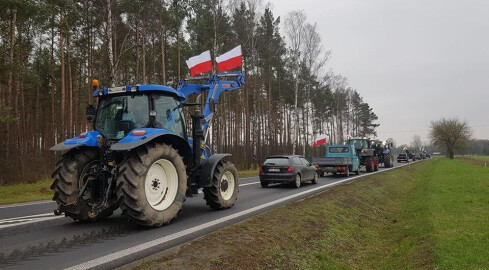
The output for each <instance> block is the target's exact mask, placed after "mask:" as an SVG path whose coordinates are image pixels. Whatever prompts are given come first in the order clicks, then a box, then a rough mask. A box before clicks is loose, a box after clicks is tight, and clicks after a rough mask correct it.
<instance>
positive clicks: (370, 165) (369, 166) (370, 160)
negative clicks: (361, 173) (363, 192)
mask: <svg viewBox="0 0 489 270" xmlns="http://www.w3.org/2000/svg"><path fill="white" fill-rule="evenodd" d="M374 163H375V159H374V157H373V156H371V157H366V158H365V170H367V172H373V171H374V167H375V164H374Z"/></svg>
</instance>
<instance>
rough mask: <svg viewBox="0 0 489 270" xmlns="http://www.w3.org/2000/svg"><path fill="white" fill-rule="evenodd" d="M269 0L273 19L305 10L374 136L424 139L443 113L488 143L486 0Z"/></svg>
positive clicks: (488, 25)
mask: <svg viewBox="0 0 489 270" xmlns="http://www.w3.org/2000/svg"><path fill="white" fill-rule="evenodd" d="M270 2H271V3H272V5H273V11H274V15H275V16H278V15H280V16H281V17H282V18H284V16H285V15H286V14H287V13H288V12H289V11H291V10H304V11H305V13H306V15H307V18H308V21H309V22H310V23H314V22H316V23H317V28H318V31H319V33H320V34H321V37H322V40H323V44H324V46H325V48H326V49H329V50H331V51H332V58H331V60H330V61H329V63H328V66H327V69H332V70H333V71H334V72H335V73H338V74H341V75H343V76H346V77H347V78H348V80H349V82H350V86H351V87H353V88H356V89H357V90H358V91H359V92H360V94H361V95H362V96H363V97H364V99H365V101H367V102H368V103H369V104H371V106H372V107H373V109H374V111H375V113H376V114H377V115H378V116H379V123H380V124H381V126H380V127H379V129H378V131H379V137H380V138H382V139H384V138H388V137H392V138H394V139H395V140H396V141H397V143H398V144H402V143H409V142H410V141H411V139H412V137H413V135H414V134H419V135H420V136H421V138H422V140H428V137H427V130H428V128H429V125H430V121H431V120H436V119H439V118H441V117H443V116H445V117H458V118H459V119H467V120H469V122H470V124H471V125H472V126H479V127H474V128H473V131H474V137H476V138H481V139H489V104H488V103H489V1H485V0H480V1H477V0H466V1H462V0H459V1H447V0H426V1H421V0H416V1H406V0H383V1H381V0H301V1H297V0H272V1H270ZM282 22H284V20H283V19H282ZM281 28H282V30H283V24H282V25H281ZM480 125H485V126H482V127H481V126H480ZM401 131H416V132H401ZM392 132H397V133H392Z"/></svg>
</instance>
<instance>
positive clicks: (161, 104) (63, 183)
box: [51, 72, 244, 226]
mask: <svg viewBox="0 0 489 270" xmlns="http://www.w3.org/2000/svg"><path fill="white" fill-rule="evenodd" d="M243 84H244V74H243V73H241V72H228V73H221V74H217V75H212V76H211V77H210V78H207V79H205V80H204V82H203V83H202V84H193V83H187V82H186V81H185V80H181V81H180V83H179V86H178V88H177V90H175V89H173V88H171V87H168V86H163V85H128V86H121V87H110V88H103V89H99V88H98V82H97V81H95V80H94V82H93V85H94V94H93V96H94V97H96V98H98V106H97V108H96V109H95V107H94V106H92V105H89V106H88V107H87V119H88V120H89V121H92V120H93V122H94V124H93V129H94V130H93V131H89V132H84V133H82V134H80V135H79V136H78V137H75V138H72V139H68V140H66V141H64V142H62V143H60V144H57V145H55V146H53V147H52V148H51V150H53V151H67V152H66V153H65V154H64V155H63V156H62V157H61V160H60V161H59V162H58V163H57V165H56V169H55V171H54V173H53V178H54V182H53V184H52V186H51V189H52V190H54V197H53V200H55V201H56V202H57V204H58V208H57V209H56V210H55V214H56V215H60V214H63V213H64V214H65V216H69V217H71V218H73V219H75V220H80V221H93V220H98V219H102V218H104V217H107V216H110V215H111V214H112V213H113V211H114V210H116V209H117V208H119V207H120V208H121V210H122V215H124V216H126V217H128V218H129V219H130V220H133V221H134V222H136V223H138V224H141V225H145V226H161V225H163V224H167V223H169V222H170V221H171V220H173V219H174V218H175V217H176V216H177V214H178V213H179V212H180V210H181V209H182V204H183V202H184V201H185V200H186V197H192V196H194V195H196V194H197V193H198V190H199V189H200V188H203V193H204V199H205V201H206V202H207V204H208V205H209V206H210V207H211V208H213V209H226V208H229V207H231V206H233V205H234V203H235V202H236V200H237V198H238V186H239V183H238V174H237V170H236V168H235V167H234V165H233V164H232V163H231V162H230V161H228V160H227V158H228V157H229V156H230V154H212V153H211V150H210V147H209V146H208V145H206V143H205V142H206V138H207V135H208V131H209V126H210V124H211V121H212V118H213V115H214V112H215V103H216V102H217V101H218V99H219V95H220V94H221V93H222V92H224V91H231V90H237V89H239V88H240V87H241V86H242V85H243ZM192 94H197V95H198V96H199V97H200V95H202V94H203V95H207V98H206V100H205V106H204V109H203V113H201V111H200V110H199V109H196V110H195V112H194V113H193V114H192V115H191V121H192V136H191V137H190V136H189V135H188V134H187V131H186V130H187V129H186V124H185V121H186V119H185V118H184V114H183V113H182V108H183V107H187V106H200V105H201V103H200V102H198V103H188V102H187V101H188V98H189V96H190V95H192Z"/></svg>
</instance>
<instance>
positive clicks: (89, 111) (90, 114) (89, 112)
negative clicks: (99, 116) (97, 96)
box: [86, 105, 96, 122]
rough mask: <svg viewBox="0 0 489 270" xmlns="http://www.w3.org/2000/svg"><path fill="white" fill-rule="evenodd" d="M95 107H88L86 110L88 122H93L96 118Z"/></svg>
mask: <svg viewBox="0 0 489 270" xmlns="http://www.w3.org/2000/svg"><path fill="white" fill-rule="evenodd" d="M95 112H96V111H95V107H93V105H88V106H87V110H86V115H87V120H88V122H92V121H93V118H95Z"/></svg>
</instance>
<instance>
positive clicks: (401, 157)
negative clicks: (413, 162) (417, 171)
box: [397, 153, 409, 163]
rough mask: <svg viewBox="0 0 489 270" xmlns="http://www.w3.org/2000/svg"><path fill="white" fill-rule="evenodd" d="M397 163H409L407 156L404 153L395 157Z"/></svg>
mask: <svg viewBox="0 0 489 270" xmlns="http://www.w3.org/2000/svg"><path fill="white" fill-rule="evenodd" d="M397 162H399V163H401V162H409V157H408V154H406V153H400V154H399V155H397Z"/></svg>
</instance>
